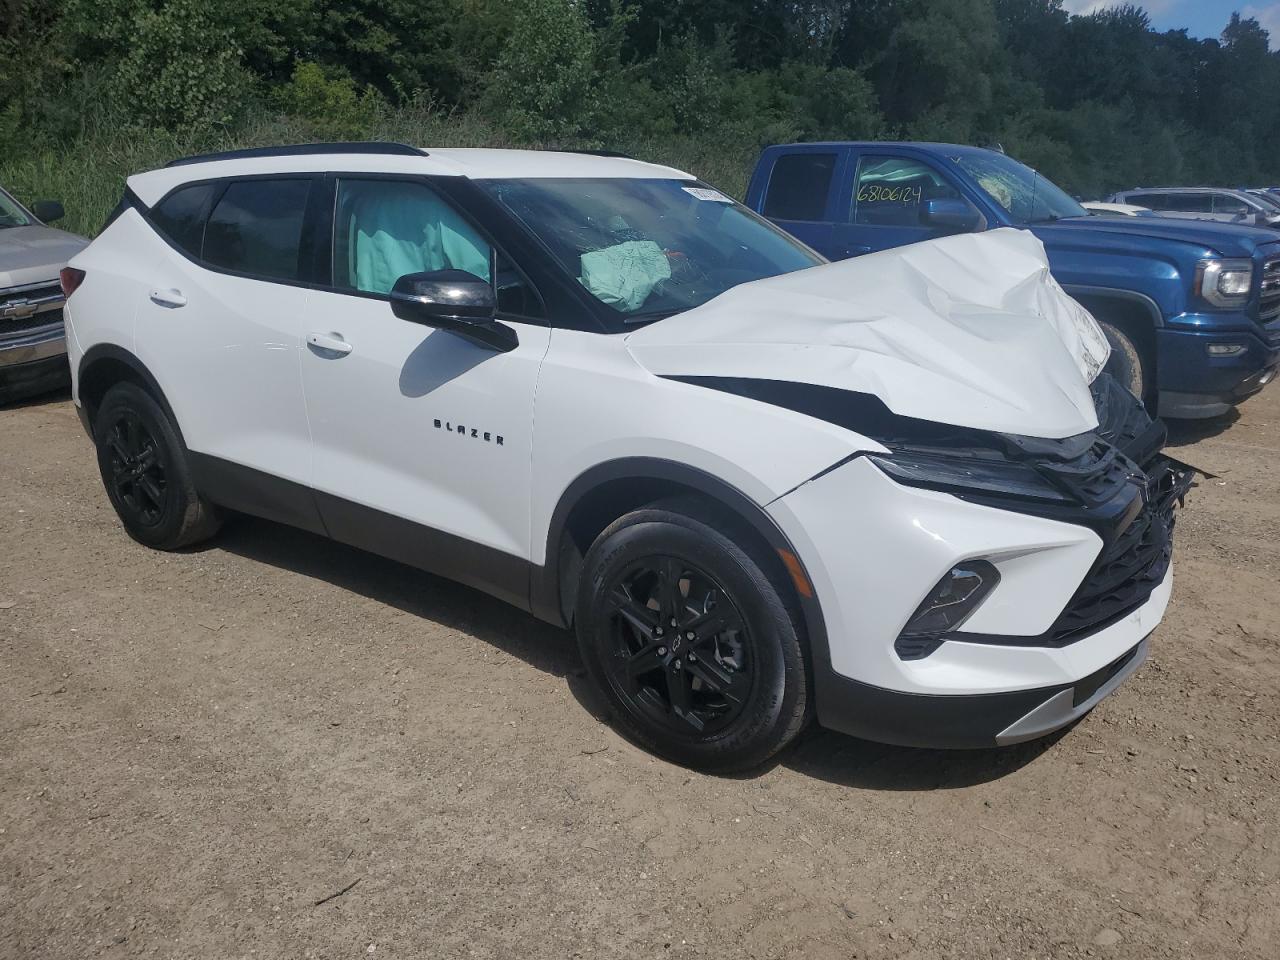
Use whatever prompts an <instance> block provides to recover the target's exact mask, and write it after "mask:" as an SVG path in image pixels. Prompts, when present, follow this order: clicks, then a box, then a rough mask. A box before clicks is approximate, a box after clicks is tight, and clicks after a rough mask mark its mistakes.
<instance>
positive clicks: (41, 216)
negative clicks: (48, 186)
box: [31, 200, 67, 223]
mask: <svg viewBox="0 0 1280 960" xmlns="http://www.w3.org/2000/svg"><path fill="white" fill-rule="evenodd" d="M31 212H32V213H34V214H35V215H36V219H37V220H39V221H40V222H41V223H53V221H55V220H61V219H62V218H63V217H65V216H66V215H67V211H66V210H64V209H62V204H60V203H59V202H58V201H57V200H37V201H36V202H35V203H34V204H33V205H32V207H31Z"/></svg>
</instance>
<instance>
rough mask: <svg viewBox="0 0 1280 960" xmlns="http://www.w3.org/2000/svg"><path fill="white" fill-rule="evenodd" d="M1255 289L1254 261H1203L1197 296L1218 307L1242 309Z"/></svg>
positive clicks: (1197, 268) (1197, 271)
mask: <svg viewBox="0 0 1280 960" xmlns="http://www.w3.org/2000/svg"><path fill="white" fill-rule="evenodd" d="M1252 289H1253V261H1252V260H1201V261H1200V262H1199V263H1198V264H1197V265H1196V291H1195V292H1196V295H1197V296H1199V297H1201V298H1202V299H1204V300H1207V301H1208V302H1209V303H1212V304H1213V305H1214V306H1216V307H1240V306H1243V305H1244V302H1245V301H1246V300H1248V299H1249V291H1250V290H1252Z"/></svg>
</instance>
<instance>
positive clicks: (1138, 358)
mask: <svg viewBox="0 0 1280 960" xmlns="http://www.w3.org/2000/svg"><path fill="white" fill-rule="evenodd" d="M1098 325H1099V326H1100V327H1102V332H1103V333H1104V334H1106V337H1107V342H1108V343H1110V344H1111V356H1110V357H1108V358H1107V365H1106V367H1104V368H1103V369H1104V370H1105V371H1106V372H1107V373H1109V374H1111V375H1112V376H1113V377H1115V378H1116V380H1118V381H1119V382H1120V385H1121V386H1123V387H1124V388H1125V389H1126V390H1128V391H1129V392H1130V393H1132V394H1133V395H1134V396H1135V397H1137V398H1138V399H1139V400H1142V401H1144V402H1145V401H1146V400H1147V399H1148V394H1149V392H1150V390H1151V381H1150V373H1149V371H1148V370H1147V365H1146V363H1145V362H1144V361H1143V358H1142V352H1141V351H1140V350H1139V349H1138V346H1137V344H1136V343H1134V342H1133V338H1131V337H1130V336H1129V335H1128V334H1127V333H1125V332H1124V331H1123V330H1121V329H1120V328H1119V327H1117V326H1115V325H1114V324H1111V323H1108V322H1107V321H1106V320H1099V321H1098Z"/></svg>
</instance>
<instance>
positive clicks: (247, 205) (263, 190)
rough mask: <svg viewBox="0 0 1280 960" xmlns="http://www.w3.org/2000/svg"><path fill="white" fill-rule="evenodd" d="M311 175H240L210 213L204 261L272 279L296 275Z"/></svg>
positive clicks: (295, 277) (298, 271)
mask: <svg viewBox="0 0 1280 960" xmlns="http://www.w3.org/2000/svg"><path fill="white" fill-rule="evenodd" d="M310 186H311V184H310V182H309V181H307V180H288V179H280V180H242V181H239V182H235V183H232V184H231V185H230V186H229V187H227V190H226V193H224V194H223V195H222V198H221V199H220V200H219V201H218V203H217V205H216V206H215V207H214V208H213V213H211V214H210V215H209V223H208V225H207V226H206V227H205V231H204V260H205V261H206V262H207V263H209V264H211V265H212V266H215V267H221V268H223V269H224V270H234V271H236V272H237V273H246V274H249V275H251V276H255V277H263V278H265V279H270V280H297V279H298V277H299V276H300V272H301V271H300V269H299V263H298V260H299V250H300V248H301V245H302V220H303V216H304V215H305V213H306V208H307V193H308V190H309V189H310Z"/></svg>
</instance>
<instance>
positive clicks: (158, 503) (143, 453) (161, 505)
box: [105, 410, 169, 527]
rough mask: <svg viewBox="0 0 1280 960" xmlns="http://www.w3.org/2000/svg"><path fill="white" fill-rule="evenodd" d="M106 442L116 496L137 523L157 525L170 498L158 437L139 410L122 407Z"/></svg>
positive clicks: (109, 430)
mask: <svg viewBox="0 0 1280 960" xmlns="http://www.w3.org/2000/svg"><path fill="white" fill-rule="evenodd" d="M105 442H106V445H107V449H108V452H109V457H110V479H109V483H110V484H111V487H112V489H113V490H114V491H115V497H114V498H113V499H114V500H116V502H118V503H119V504H120V506H121V508H122V509H123V510H124V511H127V512H128V513H129V514H130V517H129V519H130V520H132V521H133V522H134V523H136V524H138V525H139V526H142V527H154V526H156V525H157V524H158V523H160V521H161V520H162V519H163V518H164V515H165V509H166V506H167V504H168V497H169V493H168V491H169V482H168V478H167V472H166V463H165V455H164V452H163V450H162V448H161V447H160V445H159V444H158V443H157V442H156V438H155V437H153V436H152V435H151V433H150V431H149V430H147V426H146V424H144V423H143V422H142V420H141V418H140V417H139V416H138V415H137V413H136V412H134V411H132V410H121V411H120V412H119V413H118V415H117V416H116V417H115V419H114V421H113V422H112V423H111V424H110V425H109V426H108V427H107V431H106V436H105Z"/></svg>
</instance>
